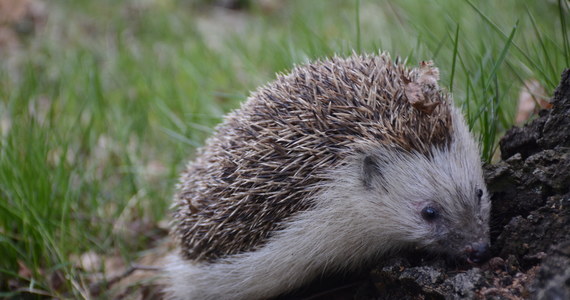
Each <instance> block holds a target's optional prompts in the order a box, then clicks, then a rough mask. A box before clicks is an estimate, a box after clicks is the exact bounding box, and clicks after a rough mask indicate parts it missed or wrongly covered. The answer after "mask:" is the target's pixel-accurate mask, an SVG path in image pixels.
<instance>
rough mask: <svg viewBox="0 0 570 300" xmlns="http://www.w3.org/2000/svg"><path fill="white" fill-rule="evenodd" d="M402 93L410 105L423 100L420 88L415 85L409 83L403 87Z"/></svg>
mask: <svg viewBox="0 0 570 300" xmlns="http://www.w3.org/2000/svg"><path fill="white" fill-rule="evenodd" d="M404 93H405V94H406V98H408V101H409V102H410V104H412V105H415V104H416V103H418V102H423V101H424V100H425V97H424V93H423V91H422V87H421V86H420V85H419V84H417V83H415V82H410V83H408V84H406V85H405V86H404Z"/></svg>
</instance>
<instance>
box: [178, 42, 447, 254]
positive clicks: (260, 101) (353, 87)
mask: <svg viewBox="0 0 570 300" xmlns="http://www.w3.org/2000/svg"><path fill="white" fill-rule="evenodd" d="M397 60H399V58H397ZM421 68H423V69H421ZM421 68H420V69H411V70H410V69H407V68H406V67H405V66H404V65H403V64H398V63H393V62H392V61H391V59H390V57H389V55H388V54H386V53H382V54H380V55H379V56H372V55H353V56H352V57H349V58H346V59H345V58H340V57H338V56H335V57H333V58H332V59H331V60H323V61H316V62H313V63H311V64H309V65H306V66H295V67H294V68H293V70H292V71H291V73H290V74H289V75H286V74H280V75H278V77H277V79H276V80H275V81H274V82H273V83H271V84H268V85H266V86H264V87H262V88H260V89H259V90H258V91H256V92H255V93H253V94H252V95H251V96H250V97H249V99H248V101H247V102H246V103H244V104H243V105H242V106H241V108H240V109H238V110H236V111H234V112H233V113H230V114H229V115H228V116H227V117H226V119H225V121H224V123H222V124H221V125H220V126H218V127H217V129H216V134H215V135H214V136H212V137H211V138H210V139H209V140H208V141H207V143H206V146H205V147H204V148H203V149H201V150H200V151H199V157H198V159H197V160H196V161H195V162H194V163H192V164H190V165H189V166H188V169H187V170H186V171H185V172H184V174H183V176H182V178H181V181H180V184H179V193H178V195H177V204H176V208H175V210H176V212H175V218H176V219H177V220H178V222H177V223H176V224H175V233H174V235H176V236H178V239H179V241H180V243H181V245H182V255H183V256H184V257H185V258H187V259H191V260H196V261H201V260H205V261H214V260H216V259H218V258H220V257H225V256H229V255H233V254H237V253H242V252H246V251H251V250H254V249H256V248H258V247H260V246H262V245H263V244H264V242H265V241H266V240H267V238H269V237H270V236H271V235H272V233H273V232H275V231H276V230H279V229H281V228H282V227H281V226H282V224H283V223H284V222H285V221H286V220H288V219H289V218H290V217H291V216H293V215H295V214H296V213H298V212H300V211H305V210H307V209H310V208H311V207H312V206H313V205H314V203H312V202H311V200H310V199H311V195H313V194H315V193H317V192H318V191H319V187H320V186H322V184H321V183H322V182H323V181H325V180H327V177H326V174H327V173H328V171H330V170H331V169H334V168H336V167H338V166H339V165H340V164H341V163H342V162H343V161H344V159H346V157H348V156H349V155H351V153H353V152H354V151H355V149H356V147H357V145H358V144H359V143H372V144H376V145H379V146H382V145H383V146H388V147H391V148H394V149H402V150H404V151H406V152H418V153H422V154H424V155H429V153H430V151H432V149H434V146H435V147H446V146H447V145H448V144H449V142H450V139H451V136H452V132H451V130H452V129H451V128H452V126H451V116H450V110H451V103H450V102H449V99H448V97H447V96H446V94H445V93H444V92H442V91H440V90H439V89H438V87H437V85H435V86H434V85H433V82H434V80H437V78H436V77H437V76H436V75H435V74H436V73H437V71H436V69H435V68H432V67H431V65H427V66H426V65H422V67H421ZM430 72H431V73H430ZM422 76H424V77H422ZM426 76H427V77H426ZM430 76H431V77H430ZM406 90H408V91H409V93H408V94H406V92H405V91H406ZM411 100H413V101H414V103H412V101H411ZM435 102H439V103H441V104H440V105H436V106H435V107H433V106H434V105H433V103H435ZM417 107H420V108H425V109H426V110H429V109H431V108H432V107H433V110H432V111H431V112H429V113H426V112H424V111H422V110H420V109H418V108H417Z"/></svg>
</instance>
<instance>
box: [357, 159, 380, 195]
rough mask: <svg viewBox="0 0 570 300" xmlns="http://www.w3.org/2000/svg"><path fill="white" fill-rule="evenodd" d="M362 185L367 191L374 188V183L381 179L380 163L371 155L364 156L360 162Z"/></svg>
mask: <svg viewBox="0 0 570 300" xmlns="http://www.w3.org/2000/svg"><path fill="white" fill-rule="evenodd" d="M361 178H362V183H363V184H364V186H365V187H366V188H367V189H372V188H373V187H374V182H376V181H378V180H380V179H381V178H382V173H381V170H380V163H379V161H378V159H377V158H376V157H374V156H372V155H366V156H365V157H364V159H363V160H362V177H361Z"/></svg>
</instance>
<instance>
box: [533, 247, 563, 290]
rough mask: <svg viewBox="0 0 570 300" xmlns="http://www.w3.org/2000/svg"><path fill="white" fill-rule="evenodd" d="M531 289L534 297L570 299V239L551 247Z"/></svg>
mask: <svg viewBox="0 0 570 300" xmlns="http://www.w3.org/2000/svg"><path fill="white" fill-rule="evenodd" d="M531 290H532V299H537V300H540V299H552V300H566V299H570V241H568V240H567V241H566V242H563V243H561V244H559V245H556V246H554V247H552V248H551V250H550V251H549V254H548V256H547V257H546V259H545V261H544V263H543V264H542V266H541V267H540V269H539V270H538V273H537V276H536V280H535V282H534V283H533V285H532V287H531Z"/></svg>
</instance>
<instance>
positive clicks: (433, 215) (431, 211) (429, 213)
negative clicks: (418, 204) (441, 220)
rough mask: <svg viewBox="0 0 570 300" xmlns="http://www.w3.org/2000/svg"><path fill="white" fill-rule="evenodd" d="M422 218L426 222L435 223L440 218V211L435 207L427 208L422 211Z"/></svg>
mask: <svg viewBox="0 0 570 300" xmlns="http://www.w3.org/2000/svg"><path fill="white" fill-rule="evenodd" d="M422 217H423V218H424V219H425V220H426V221H433V220H435V219H437V218H438V217H439V211H438V210H437V209H436V208H435V207H433V206H426V207H424V209H422Z"/></svg>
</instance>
